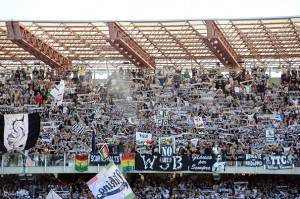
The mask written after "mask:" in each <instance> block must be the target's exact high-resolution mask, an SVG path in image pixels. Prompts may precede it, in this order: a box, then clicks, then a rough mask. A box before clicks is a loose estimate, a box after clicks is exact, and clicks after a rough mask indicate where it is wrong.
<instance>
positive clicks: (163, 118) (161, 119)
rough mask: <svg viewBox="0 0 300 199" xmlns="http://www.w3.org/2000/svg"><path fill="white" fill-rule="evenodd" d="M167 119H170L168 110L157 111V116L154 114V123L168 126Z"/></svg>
mask: <svg viewBox="0 0 300 199" xmlns="http://www.w3.org/2000/svg"><path fill="white" fill-rule="evenodd" d="M169 120H170V116H169V111H168V110H163V111H159V114H158V116H156V125H158V126H168V125H169Z"/></svg>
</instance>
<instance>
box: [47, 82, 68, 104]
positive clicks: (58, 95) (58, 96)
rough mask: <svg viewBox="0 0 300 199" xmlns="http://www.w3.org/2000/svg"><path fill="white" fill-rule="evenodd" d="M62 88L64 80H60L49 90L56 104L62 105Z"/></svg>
mask: <svg viewBox="0 0 300 199" xmlns="http://www.w3.org/2000/svg"><path fill="white" fill-rule="evenodd" d="M64 90H65V82H64V80H60V83H59V84H58V85H55V87H54V88H53V89H52V90H51V91H50V94H51V95H52V96H53V97H54V99H55V100H54V101H55V103H56V104H57V105H58V106H60V105H62V103H63V98H64Z"/></svg>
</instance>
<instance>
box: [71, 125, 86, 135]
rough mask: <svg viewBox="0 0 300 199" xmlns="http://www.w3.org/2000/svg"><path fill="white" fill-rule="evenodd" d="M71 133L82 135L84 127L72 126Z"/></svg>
mask: <svg viewBox="0 0 300 199" xmlns="http://www.w3.org/2000/svg"><path fill="white" fill-rule="evenodd" d="M71 131H72V132H74V133H77V134H82V133H84V131H85V126H84V125H80V124H74V125H73V126H72V127H71Z"/></svg>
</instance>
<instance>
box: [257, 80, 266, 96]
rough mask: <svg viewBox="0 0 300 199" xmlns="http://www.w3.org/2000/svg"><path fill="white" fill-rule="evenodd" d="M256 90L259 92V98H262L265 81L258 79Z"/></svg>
mask: <svg viewBox="0 0 300 199" xmlns="http://www.w3.org/2000/svg"><path fill="white" fill-rule="evenodd" d="M256 88H257V92H258V93H259V95H260V97H261V99H262V100H263V99H264V97H265V82H264V81H263V80H260V81H259V83H258V84H257V86H256Z"/></svg>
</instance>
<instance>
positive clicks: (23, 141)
mask: <svg viewBox="0 0 300 199" xmlns="http://www.w3.org/2000/svg"><path fill="white" fill-rule="evenodd" d="M39 134H40V116H39V114H38V113H32V114H6V115H0V151H1V152H7V151H13V150H17V151H22V150H24V149H25V150H27V149H30V148H32V147H33V146H34V145H35V143H36V141H37V139H38V137H39Z"/></svg>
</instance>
